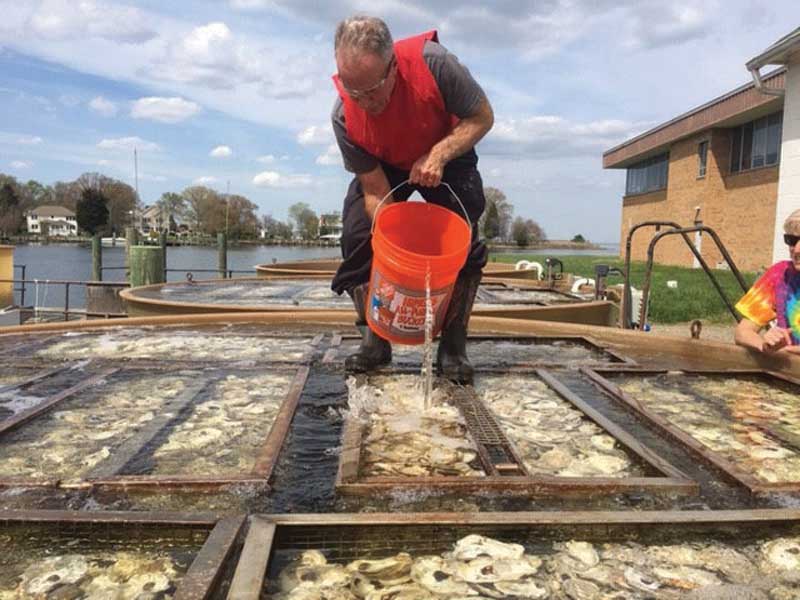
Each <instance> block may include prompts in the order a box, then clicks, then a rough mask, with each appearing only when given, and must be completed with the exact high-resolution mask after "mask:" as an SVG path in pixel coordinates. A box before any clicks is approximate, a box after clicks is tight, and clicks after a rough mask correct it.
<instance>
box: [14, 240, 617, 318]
mask: <svg viewBox="0 0 800 600" xmlns="http://www.w3.org/2000/svg"><path fill="white" fill-rule="evenodd" d="M618 251H619V245H616V244H609V245H603V246H602V247H601V248H600V249H595V250H560V249H553V250H536V251H531V250H522V249H521V250H519V251H518V252H517V251H515V250H503V252H504V253H514V254H516V253H524V254H532V253H534V254H542V255H550V256H565V255H576V254H583V255H604V254H617V253H618ZM339 256H341V251H340V249H339V248H338V247H303V246H240V247H237V246H231V247H229V248H228V269H232V270H236V271H249V276H253V277H254V276H255V274H256V273H255V265H259V264H265V263H271V262H274V261H277V262H283V261H290V260H311V259H314V258H338V257H339ZM14 264H15V265H16V266H17V268H16V269H15V272H14V275H15V277H17V278H20V277H21V276H22V271H21V269H20V268H19V266H21V265H25V278H26V279H36V280H39V281H40V282H41V281H44V280H48V279H60V280H79V281H84V280H88V279H90V278H91V271H92V252H91V248H90V247H89V246H88V245H78V244H49V245H40V244H30V245H21V246H17V247H16V249H15V250H14ZM123 265H124V246H118V247H116V248H103V266H104V267H122V266H123ZM216 267H217V248H216V247H209V246H170V247H168V248H167V268H168V269H177V271H173V272H170V273H168V274H167V275H168V276H167V279H168V280H169V281H181V280H184V279H185V278H186V272H187V271H192V272H193V275H194V277H195V279H210V278H215V277H217V274H216V273H202V272H199V271H198V270H199V269H216ZM247 276H248V273H235V274H234V277H247ZM103 280H104V281H123V280H124V271H123V270H108V271H105V272H104V273H103ZM37 288H38V290H37ZM37 292H38V293H37ZM15 301H16V302H17V303H20V294H19V292H17V293H16V294H15ZM25 305H27V306H34V305H36V306H50V307H54V306H55V307H61V306H64V286H63V285H47V286H45V285H44V284H42V283H39V284H38V285H36V284H28V286H27V289H26V292H25ZM83 305H84V290H83V286H71V288H70V306H71V307H73V308H81V307H83Z"/></svg>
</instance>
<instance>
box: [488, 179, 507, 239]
mask: <svg viewBox="0 0 800 600" xmlns="http://www.w3.org/2000/svg"><path fill="white" fill-rule="evenodd" d="M483 195H484V196H485V197H486V209H485V210H484V215H486V214H487V213H488V210H489V207H490V206H491V205H494V206H495V207H496V208H497V219H498V223H499V232H498V234H497V236H496V237H499V238H500V239H503V240H507V239H508V234H509V230H510V227H511V220H512V217H513V216H514V207H513V205H512V204H511V203H510V202H509V201H508V198H506V195H505V194H504V193H503V192H502V190H499V189H497V188H496V187H487V188H484V190H483Z"/></svg>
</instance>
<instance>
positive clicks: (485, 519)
mask: <svg viewBox="0 0 800 600" xmlns="http://www.w3.org/2000/svg"><path fill="white" fill-rule="evenodd" d="M730 525H737V526H744V527H747V528H749V529H751V530H755V531H753V534H756V533H757V532H761V533H763V527H764V526H769V525H772V526H780V525H788V526H789V527H791V526H797V525H800V510H796V509H755V510H719V511H711V510H709V511H699V510H691V511H574V512H565V511H543V512H505V513H492V512H483V513H435V512H434V513H333V514H276V515H268V514H264V515H253V516H252V517H251V518H250V529H249V530H248V532H247V536H246V538H245V542H244V548H243V550H242V553H241V556H240V558H239V563H238V565H237V567H236V572H235V574H234V576H233V583H232V584H231V587H230V591H229V593H228V596H227V598H228V600H259V598H261V597H262V596H261V594H262V591H263V587H264V583H265V580H266V578H267V575H268V573H269V561H270V557H271V556H272V553H273V550H274V547H275V546H276V536H277V534H278V533H279V532H280V531H281V530H282V529H291V528H303V527H314V528H316V529H319V528H337V529H338V528H364V527H383V526H395V527H427V526H431V527H441V526H445V527H446V526H451V527H464V528H469V527H482V526H484V527H487V526H488V527H491V526H497V527H514V528H520V529H521V528H529V529H534V528H539V527H560V526H563V527H567V528H571V529H574V528H575V527H587V528H592V527H597V528H601V529H600V530H599V531H600V533H602V532H607V531H608V530H609V528H611V527H617V528H632V527H635V528H642V527H644V528H647V529H650V528H652V527H672V528H675V527H682V526H684V527H692V528H693V529H694V528H696V527H705V528H714V527H722V528H724V527H726V526H730ZM465 533H466V532H465ZM572 535H574V534H572ZM398 550H402V548H398Z"/></svg>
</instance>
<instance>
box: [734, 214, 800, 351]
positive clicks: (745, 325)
mask: <svg viewBox="0 0 800 600" xmlns="http://www.w3.org/2000/svg"><path fill="white" fill-rule="evenodd" d="M783 230H784V231H785V232H786V233H785V235H784V236H783V239H784V241H785V242H786V244H787V245H788V246H789V258H790V260H785V261H781V262H779V263H776V264H774V265H772V266H771V267H770V268H769V270H768V271H767V272H766V273H764V275H762V276H761V278H760V279H759V280H758V281H756V282H755V284H753V287H751V288H750V290H749V291H748V292H747V294H745V295H744V296H743V297H742V299H741V300H739V302H738V303H737V304H736V310H738V311H739V313H741V315H742V316H743V317H744V319H742V320H741V321H740V322H739V325H737V326H736V343H737V344H739V345H740V346H746V347H748V348H753V349H755V350H758V351H760V352H767V353H773V352H778V351H785V352H792V353H795V354H800V210H796V211H794V212H793V213H792V214H791V215H789V218H787V219H786V222H785V223H784V224H783ZM773 321H775V324H774V326H773V327H771V328H770V329H768V330H767V331H766V332H764V334H763V335H761V333H760V332H761V330H762V329H763V328H764V327H767V326H768V325H769V324H770V323H771V322H773Z"/></svg>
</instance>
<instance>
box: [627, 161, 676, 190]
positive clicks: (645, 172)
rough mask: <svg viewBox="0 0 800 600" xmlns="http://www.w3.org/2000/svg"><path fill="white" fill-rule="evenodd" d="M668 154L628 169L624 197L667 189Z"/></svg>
mask: <svg viewBox="0 0 800 600" xmlns="http://www.w3.org/2000/svg"><path fill="white" fill-rule="evenodd" d="M668 168H669V153H665V154H659V155H658V156H654V157H653V158H648V159H647V160H643V161H642V162H639V163H636V164H635V165H632V166H630V167H628V173H627V180H626V183H625V195H627V196H630V195H632V194H645V193H647V192H653V191H656V190H663V189H665V188H666V187H667V174H668Z"/></svg>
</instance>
